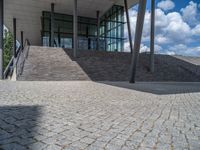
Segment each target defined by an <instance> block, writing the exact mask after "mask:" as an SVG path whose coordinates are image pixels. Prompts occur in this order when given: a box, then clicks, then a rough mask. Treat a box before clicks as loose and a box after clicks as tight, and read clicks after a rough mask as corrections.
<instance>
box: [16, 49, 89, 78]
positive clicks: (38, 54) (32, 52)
mask: <svg viewBox="0 0 200 150" xmlns="http://www.w3.org/2000/svg"><path fill="white" fill-rule="evenodd" d="M18 80H23V81H65V80H89V77H88V76H87V74H86V73H85V72H84V71H83V70H82V69H81V67H80V66H79V65H78V64H77V63H76V62H74V61H72V60H71V59H70V58H69V56H68V55H66V53H65V51H64V50H63V49H62V48H50V47H38V46H31V47H30V49H29V54H28V59H27V60H26V62H25V65H24V69H23V74H22V75H21V76H20V77H19V79H18Z"/></svg>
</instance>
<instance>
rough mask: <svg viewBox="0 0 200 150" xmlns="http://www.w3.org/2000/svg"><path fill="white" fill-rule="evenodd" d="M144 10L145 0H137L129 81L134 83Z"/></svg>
mask: <svg viewBox="0 0 200 150" xmlns="http://www.w3.org/2000/svg"><path fill="white" fill-rule="evenodd" d="M145 10H146V0H139V8H138V15H137V23H136V31H135V42H134V49H133V50H134V52H133V54H132V62H131V79H130V83H135V76H136V70H137V69H136V68H137V61H138V57H139V52H140V44H141V40H142V31H143V25H144V16H145Z"/></svg>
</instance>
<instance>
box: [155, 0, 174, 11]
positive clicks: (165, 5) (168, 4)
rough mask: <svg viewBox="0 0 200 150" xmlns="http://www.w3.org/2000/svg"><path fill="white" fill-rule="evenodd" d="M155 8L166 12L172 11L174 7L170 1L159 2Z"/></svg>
mask: <svg viewBox="0 0 200 150" xmlns="http://www.w3.org/2000/svg"><path fill="white" fill-rule="evenodd" d="M157 6H158V8H161V9H162V10H164V11H167V10H171V9H173V8H174V7H175V4H174V2H172V1H171V0H163V1H161V2H159V3H158V5H157Z"/></svg>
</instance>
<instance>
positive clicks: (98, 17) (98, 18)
mask: <svg viewBox="0 0 200 150" xmlns="http://www.w3.org/2000/svg"><path fill="white" fill-rule="evenodd" d="M99 15H100V12H99V11H97V50H99V34H100V33H99V29H100V16H99Z"/></svg>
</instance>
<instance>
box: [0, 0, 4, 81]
mask: <svg viewBox="0 0 200 150" xmlns="http://www.w3.org/2000/svg"><path fill="white" fill-rule="evenodd" d="M3 5H4V4H3V0H0V80H2V79H3V78H4V77H3V70H4V69H3V60H4V59H3V26H4V25H3V24H4V23H3V20H4V7H3Z"/></svg>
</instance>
